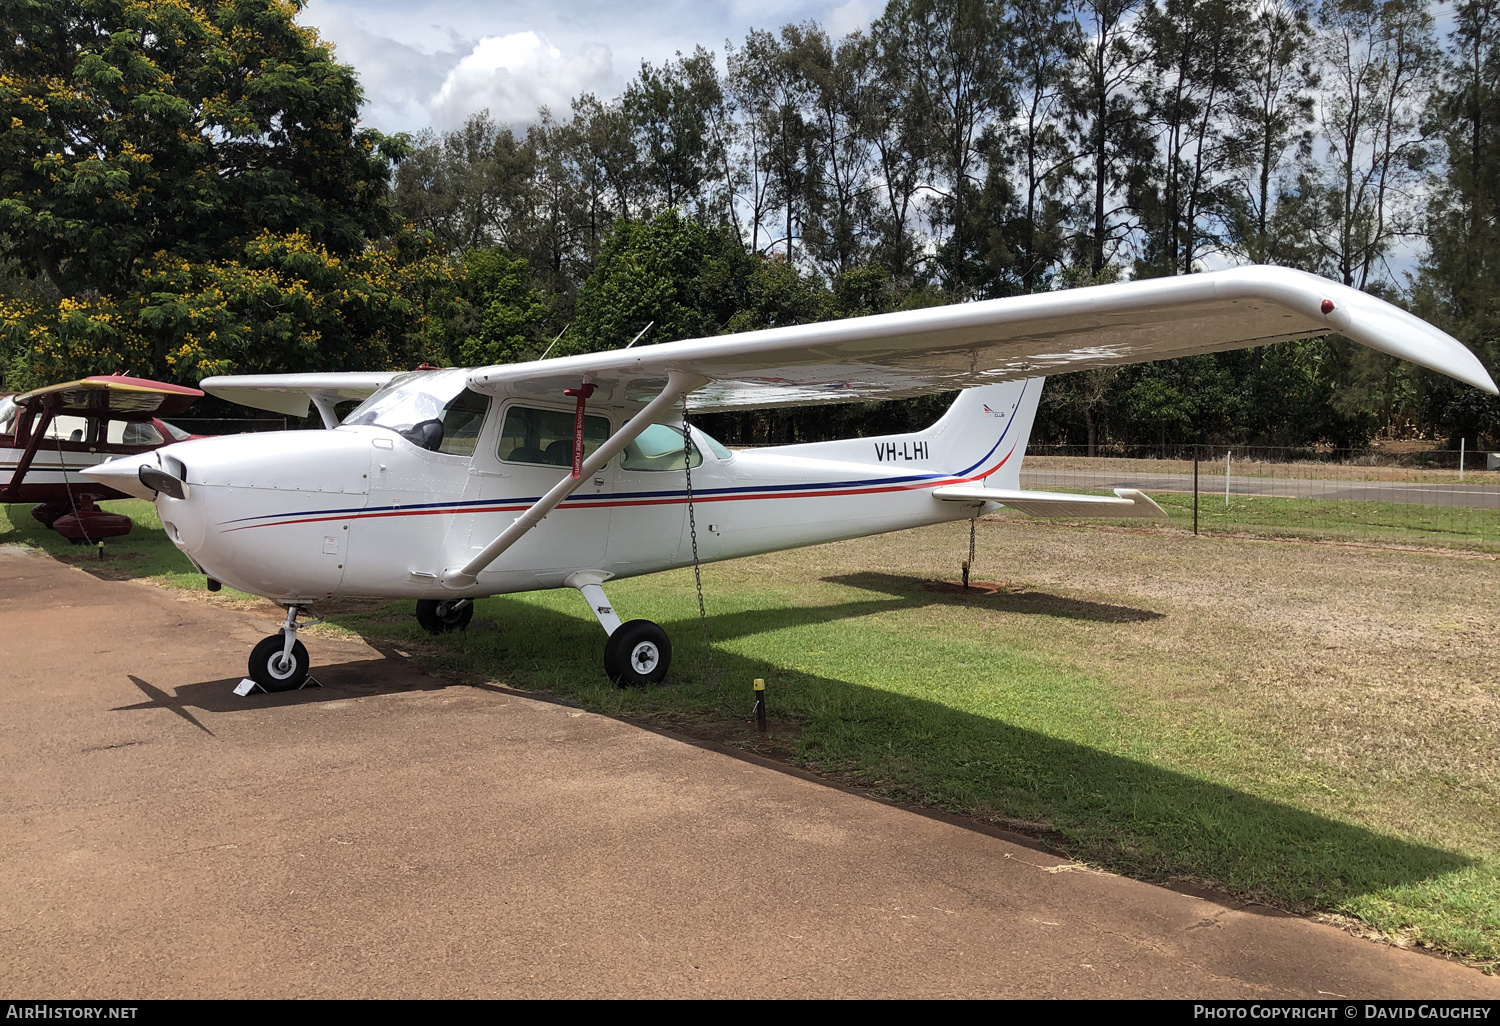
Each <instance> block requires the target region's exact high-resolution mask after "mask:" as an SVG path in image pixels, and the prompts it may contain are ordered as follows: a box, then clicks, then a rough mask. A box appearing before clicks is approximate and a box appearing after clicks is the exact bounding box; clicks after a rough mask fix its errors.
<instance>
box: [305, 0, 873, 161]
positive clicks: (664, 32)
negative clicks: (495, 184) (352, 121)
mask: <svg viewBox="0 0 1500 1026" xmlns="http://www.w3.org/2000/svg"><path fill="white" fill-rule="evenodd" d="M884 6H885V4H884V0H721V2H712V0H703V2H697V3H693V2H690V0H654V2H651V3H638V2H635V0H614V2H607V0H498V2H497V0H491V2H484V0H441V2H434V0H312V2H311V3H310V4H308V6H307V9H306V10H305V11H303V13H302V15H301V17H300V18H299V19H298V20H299V21H301V22H302V23H303V24H305V25H313V26H316V27H317V29H318V30H319V32H320V33H321V34H322V35H323V38H325V39H327V40H330V41H331V42H333V43H334V44H335V45H336V46H337V48H338V55H339V59H340V60H342V61H344V62H346V63H349V64H352V65H354V67H355V68H357V69H358V70H359V76H360V81H361V82H362V83H363V84H364V88H365V100H366V105H365V109H364V116H363V120H364V123H365V124H366V125H369V126H370V127H373V128H378V129H381V130H382V131H386V132H397V131H416V130H419V129H422V128H426V127H429V126H432V127H435V128H439V129H445V128H454V127H457V126H458V125H460V124H462V123H463V120H464V118H465V117H467V116H468V115H469V114H471V113H472V112H474V111H476V110H479V109H481V108H484V107H488V108H489V109H490V111H491V112H492V113H494V114H495V116H496V117H497V118H498V119H500V120H502V121H505V122H510V123H513V124H522V123H525V122H526V121H529V120H530V119H531V118H532V116H533V115H534V114H535V113H536V109H537V107H538V106H541V105H543V104H546V105H548V106H550V107H552V108H553V109H554V110H557V111H559V112H562V111H566V110H567V105H568V101H569V100H570V99H571V98H572V97H574V96H575V95H577V94H578V93H581V92H585V91H593V92H595V93H597V94H599V95H600V96H614V95H618V93H619V92H620V90H621V89H623V88H624V85H625V82H626V81H627V80H628V79H630V78H632V77H633V76H634V75H635V73H636V71H637V70H638V69H639V68H640V64H641V61H642V60H649V61H651V62H652V63H655V64H659V63H661V62H662V61H664V60H666V59H668V58H670V57H671V56H672V55H673V54H674V53H676V52H677V51H679V50H681V51H683V52H684V53H688V52H691V51H692V49H693V47H694V46H697V45H699V44H702V45H704V46H706V47H708V48H709V49H710V50H713V51H714V52H715V53H716V54H718V55H719V56H720V58H721V59H722V57H723V52H724V40H725V39H726V38H727V39H730V40H732V41H734V43H735V44H736V45H738V44H739V43H741V42H743V40H744V38H745V33H746V32H748V31H749V30H750V29H751V28H767V29H775V28H778V27H780V26H781V25H784V24H786V23H787V22H789V21H805V20H807V19H809V18H812V19H816V20H817V21H819V22H821V23H822V24H823V25H824V26H825V27H826V28H828V29H829V31H830V32H832V33H834V34H836V35H839V34H843V33H845V32H849V31H852V30H853V29H856V28H860V27H863V26H865V25H868V24H869V23H870V21H871V20H873V19H874V18H875V16H876V15H878V14H879V12H880V11H881V10H882V9H884Z"/></svg>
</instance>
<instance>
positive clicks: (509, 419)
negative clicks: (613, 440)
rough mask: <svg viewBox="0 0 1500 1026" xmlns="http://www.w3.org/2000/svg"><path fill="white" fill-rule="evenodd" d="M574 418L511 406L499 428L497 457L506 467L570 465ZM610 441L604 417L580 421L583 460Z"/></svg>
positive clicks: (548, 411)
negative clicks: (607, 440) (529, 464)
mask: <svg viewBox="0 0 1500 1026" xmlns="http://www.w3.org/2000/svg"><path fill="white" fill-rule="evenodd" d="M573 418H574V414H571V413H564V412H562V411H561V410H537V409H532V408H531V407H527V406H512V407H511V408H510V409H508V410H506V411H505V423H504V425H503V426H502V427H501V428H500V447H499V456H500V458H501V459H502V460H504V461H506V462H507V463H535V464H538V465H541V466H547V467H571V466H572V465H573ZM607 438H609V419H608V418H607V417H590V416H587V415H586V416H585V417H584V418H583V458H584V459H588V458H589V457H590V456H592V455H593V454H594V450H595V449H597V448H599V446H601V445H603V444H604V441H605V439H607Z"/></svg>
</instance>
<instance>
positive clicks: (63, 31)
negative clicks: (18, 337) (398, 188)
mask: <svg viewBox="0 0 1500 1026" xmlns="http://www.w3.org/2000/svg"><path fill="white" fill-rule="evenodd" d="M300 7H301V4H300V3H293V4H288V3H278V2H275V0H223V2H211V0H201V2H197V3H192V4H188V3H171V2H165V0H144V2H128V3H127V2H125V0H68V2H64V3H49V4H19V3H10V4H6V5H5V8H4V15H3V18H4V21H3V25H4V40H5V42H4V44H3V47H0V70H3V73H4V77H3V79H0V118H3V123H5V124H6V125H7V126H8V127H7V129H6V131H5V134H4V143H3V144H0V232H3V233H4V234H5V235H6V236H7V237H8V241H9V245H10V253H12V254H13V255H14V256H15V258H16V259H19V260H20V261H21V262H22V264H23V265H24V266H25V267H26V269H27V271H28V272H29V273H32V274H41V275H45V276H46V277H47V279H48V281H49V282H50V283H51V284H52V285H53V286H54V287H55V288H56V289H57V290H58V292H60V293H61V294H62V295H64V296H80V295H84V294H93V293H96V292H97V293H102V294H118V293H121V292H123V291H128V290H130V289H132V288H133V287H134V286H135V285H136V284H137V282H138V274H139V266H140V262H141V261H143V260H146V259H149V258H151V257H153V256H154V255H155V254H159V253H164V254H167V255H168V256H169V257H172V258H176V259H184V260H205V259H212V258H214V257H216V256H218V255H220V254H223V253H232V252H235V251H237V250H238V249H239V248H240V247H242V246H244V245H245V244H246V242H248V241H249V240H250V239H252V238H254V237H256V236H258V235H259V234H260V233H261V232H264V231H271V232H294V231H295V232H302V233H305V234H306V235H307V236H308V238H309V239H310V240H311V241H312V242H313V244H315V245H318V246H323V247H327V248H328V250H329V251H330V252H332V253H336V254H341V255H347V254H351V253H357V252H358V251H359V250H360V249H361V248H362V247H363V246H364V243H365V239H366V238H368V237H375V236H379V235H380V234H382V233H383V232H384V231H385V230H386V228H387V227H388V225H389V221H388V217H387V211H386V206H385V203H384V200H385V193H386V181H387V178H388V176H389V174H390V171H391V159H392V157H393V156H396V155H399V152H400V149H401V147H400V146H399V145H398V144H395V143H393V141H392V140H387V139H385V138H383V137H382V136H381V135H379V133H376V132H372V131H368V130H357V129H356V121H357V112H358V108H359V102H360V89H359V84H358V82H357V80H356V79H355V76H354V72H353V70H352V69H350V68H349V67H347V66H345V65H342V64H339V63H338V62H337V61H335V60H334V59H333V54H332V51H331V49H330V48H329V47H328V46H327V45H326V44H324V43H322V42H321V41H319V39H318V37H317V34H316V32H314V31H313V30H312V29H309V28H304V27H302V26H299V25H297V24H295V23H294V22H293V20H292V15H293V14H295V13H296V11H297V10H298V9H300Z"/></svg>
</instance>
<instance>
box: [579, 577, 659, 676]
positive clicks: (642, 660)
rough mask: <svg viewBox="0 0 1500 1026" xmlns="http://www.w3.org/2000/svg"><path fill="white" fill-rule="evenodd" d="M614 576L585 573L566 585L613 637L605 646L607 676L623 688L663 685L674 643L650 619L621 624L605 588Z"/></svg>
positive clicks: (610, 636)
mask: <svg viewBox="0 0 1500 1026" xmlns="http://www.w3.org/2000/svg"><path fill="white" fill-rule="evenodd" d="M611 576H612V575H610V574H606V573H602V572H598V571H591V570H585V571H580V572H579V573H576V574H573V575H572V576H571V577H569V578H568V579H567V580H566V581H565V582H563V583H565V584H567V585H568V587H570V588H577V589H578V591H579V593H580V594H581V595H582V596H583V598H584V601H586V602H588V604H589V609H590V610H591V611H592V612H593V614H594V616H595V617H597V618H598V620H599V626H601V627H603V628H604V633H605V634H608V635H609V640H608V641H606V642H605V643H604V673H605V675H606V676H607V677H609V679H610V680H612V681H614V682H615V683H616V684H617V685H619V686H620V687H622V688H628V687H639V686H641V685H644V684H660V683H661V682H662V679H663V678H665V677H666V675H667V669H668V668H669V667H670V666H671V665H672V642H671V640H670V639H668V638H667V632H666V631H664V630H662V629H661V627H660V626H659V625H658V624H654V623H652V622H651V621H650V620H627V621H626V622H625V623H621V622H620V617H619V615H618V614H617V613H616V612H615V607H614V606H613V605H611V604H610V601H609V599H608V597H606V596H605V594H604V588H603V587H602V585H603V584H604V582H605V581H607V580H608V579H609V578H610V577H611Z"/></svg>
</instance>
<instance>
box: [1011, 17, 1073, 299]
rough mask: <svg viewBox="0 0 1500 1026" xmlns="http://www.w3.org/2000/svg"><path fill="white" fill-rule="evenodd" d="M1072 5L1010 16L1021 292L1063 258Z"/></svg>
mask: <svg viewBox="0 0 1500 1026" xmlns="http://www.w3.org/2000/svg"><path fill="white" fill-rule="evenodd" d="M1072 3H1073V0H1039V2H1037V3H1028V4H1020V5H1018V6H1016V7H1015V8H1013V9H1012V11H1011V15H1010V18H1011V31H1012V33H1013V36H1014V39H1015V49H1014V51H1013V58H1012V59H1013V60H1014V62H1015V69H1016V71H1015V74H1016V99H1017V107H1018V110H1019V118H1018V122H1019V123H1018V126H1017V128H1016V130H1015V132H1014V133H1013V134H1012V135H1011V136H1010V138H1009V140H1008V148H1009V153H1008V154H1006V158H1005V163H1006V166H1007V169H1008V170H1012V175H1011V177H1012V179H1013V180H1015V181H1018V182H1020V183H1021V186H1020V189H1019V191H1020V193H1021V196H1020V201H1019V202H1020V208H1021V209H1020V224H1019V226H1018V228H1017V230H1016V231H1015V232H1014V237H1015V242H1014V245H1015V250H1016V255H1015V268H1016V274H1017V276H1018V277H1019V279H1020V282H1021V288H1022V291H1024V292H1035V291H1037V290H1038V289H1039V288H1041V287H1042V286H1043V285H1044V283H1045V282H1046V280H1047V274H1048V272H1049V270H1050V269H1051V268H1052V267H1054V266H1055V265H1056V264H1057V263H1058V262H1059V261H1060V260H1061V259H1062V256H1063V238H1062V230H1061V226H1062V223H1063V220H1064V217H1065V215H1066V210H1065V204H1064V202H1063V201H1062V196H1063V193H1064V189H1065V184H1066V177H1067V175H1068V174H1069V173H1071V170H1072V167H1073V164H1074V162H1075V161H1076V160H1077V153H1076V151H1075V148H1074V146H1073V145H1072V142H1071V139H1070V137H1069V133H1067V132H1065V131H1064V130H1063V129H1064V118H1065V116H1066V114H1065V108H1064V98H1065V96H1066V94H1067V92H1068V90H1069V88H1070V82H1069V75H1070V74H1071V73H1072V71H1073V69H1074V68H1075V67H1076V61H1077V57H1078V54H1079V48H1080V46H1081V44H1082V40H1081V38H1080V33H1079V27H1078V23H1077V22H1076V21H1074V20H1073V19H1072V18H1071V17H1069V16H1068V15H1069V13H1070V11H1071V8H1072Z"/></svg>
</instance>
